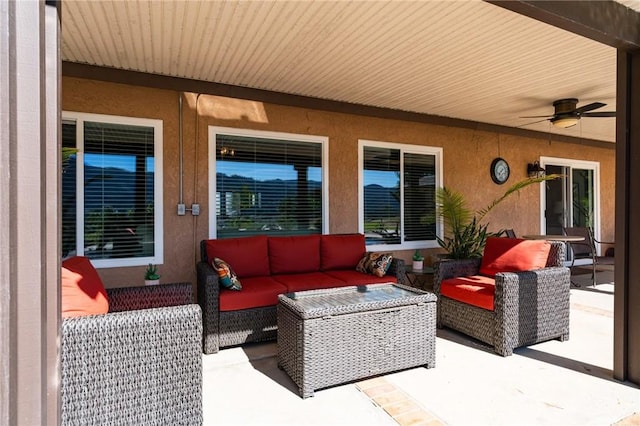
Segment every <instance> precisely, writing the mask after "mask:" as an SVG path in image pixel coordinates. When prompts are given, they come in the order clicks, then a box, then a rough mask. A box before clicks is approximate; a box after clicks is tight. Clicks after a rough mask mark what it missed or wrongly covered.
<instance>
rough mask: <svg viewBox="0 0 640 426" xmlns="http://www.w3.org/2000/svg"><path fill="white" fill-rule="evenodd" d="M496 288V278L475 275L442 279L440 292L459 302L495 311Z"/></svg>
mask: <svg viewBox="0 0 640 426" xmlns="http://www.w3.org/2000/svg"><path fill="white" fill-rule="evenodd" d="M495 288H496V281H495V279H493V278H491V277H486V276H483V275H473V276H469V277H457V278H450V279H448V280H444V281H442V283H441V284H440V294H441V295H443V296H446V297H448V298H450V299H454V300H457V301H458V302H463V303H466V304H468V305H473V306H477V307H479V308H483V309H488V310H490V311H493V299H494V295H495Z"/></svg>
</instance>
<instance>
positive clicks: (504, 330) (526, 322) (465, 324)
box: [433, 242, 571, 356]
mask: <svg viewBox="0 0 640 426" xmlns="http://www.w3.org/2000/svg"><path fill="white" fill-rule="evenodd" d="M564 258H565V245H564V243H561V242H553V243H551V251H550V253H549V258H548V259H547V265H546V267H545V268H542V269H538V270H533V271H526V272H509V273H504V272H501V273H498V274H496V276H495V295H494V310H493V311H490V310H487V309H482V308H479V307H476V306H472V305H469V304H466V303H464V302H459V301H457V300H454V299H451V298H449V297H446V296H443V295H441V294H440V284H441V283H442V281H444V280H446V279H449V278H454V277H460V276H471V275H477V274H478V271H479V269H480V264H481V260H482V259H464V260H443V261H440V262H436V264H435V265H434V285H433V289H434V293H435V294H436V295H437V296H438V302H437V303H438V310H437V327H438V328H442V327H449V328H452V329H454V330H457V331H460V332H462V333H464V334H466V335H469V336H471V337H473V338H475V339H478V340H480V341H482V342H484V343H488V344H489V345H491V346H493V348H494V351H495V352H496V353H498V354H500V355H502V356H509V355H511V354H513V349H515V348H518V347H521V346H526V345H531V344H534V343H539V342H542V341H546V340H551V339H559V340H560V341H565V340H568V339H569V289H570V285H571V281H570V272H569V268H566V267H563V266H562V262H563V261H564Z"/></svg>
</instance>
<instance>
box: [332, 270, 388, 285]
mask: <svg viewBox="0 0 640 426" xmlns="http://www.w3.org/2000/svg"><path fill="white" fill-rule="evenodd" d="M325 274H327V275H331V276H332V277H335V278H337V279H339V280H341V281H344V282H346V283H347V285H365V284H378V283H396V282H398V280H397V279H396V277H394V276H393V275H384V276H382V277H378V276H376V275H372V274H365V273H362V272H358V271H354V270H351V269H340V270H332V271H327V272H325Z"/></svg>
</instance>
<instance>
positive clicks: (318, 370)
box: [278, 284, 436, 398]
mask: <svg viewBox="0 0 640 426" xmlns="http://www.w3.org/2000/svg"><path fill="white" fill-rule="evenodd" d="M435 302H436V296H435V295H434V294H433V293H429V292H425V291H421V290H418V289H415V288H412V287H407V286H403V285H398V284H371V285H366V286H357V287H343V288H335V289H328V290H311V291H303V292H297V293H288V294H282V295H280V296H279V301H278V366H279V367H280V368H282V369H283V370H284V371H285V372H286V373H287V374H288V375H289V376H290V377H291V379H293V381H294V382H295V383H296V384H297V385H298V389H299V391H300V396H302V397H303V398H306V397H309V396H313V392H314V390H316V389H321V388H325V387H328V386H333V385H337V384H341V383H345V382H350V381H353V380H357V379H361V378H365V377H370V376H375V375H378V374H383V373H388V372H391V371H397V370H402V369H406V368H412V367H417V366H426V367H427V368H432V367H435V346H436V344H435V342H436V303H435Z"/></svg>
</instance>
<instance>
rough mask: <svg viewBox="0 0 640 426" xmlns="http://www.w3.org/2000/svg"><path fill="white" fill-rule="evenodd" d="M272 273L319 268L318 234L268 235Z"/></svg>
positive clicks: (290, 272)
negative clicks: (294, 235)
mask: <svg viewBox="0 0 640 426" xmlns="http://www.w3.org/2000/svg"><path fill="white" fill-rule="evenodd" d="M269 266H270V267H271V273H272V274H296V273H301V272H316V271H319V270H320V235H302V236H296V237H269Z"/></svg>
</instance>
